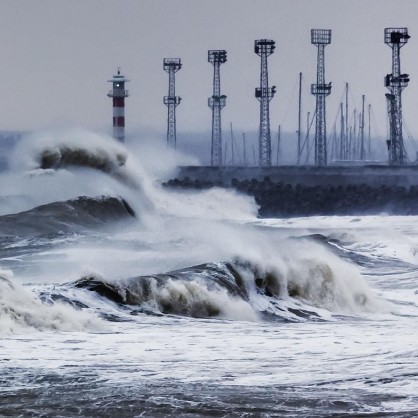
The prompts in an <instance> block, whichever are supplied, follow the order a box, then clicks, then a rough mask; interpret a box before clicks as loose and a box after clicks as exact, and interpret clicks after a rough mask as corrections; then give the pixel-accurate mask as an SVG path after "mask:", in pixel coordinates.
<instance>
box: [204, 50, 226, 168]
mask: <svg viewBox="0 0 418 418" xmlns="http://www.w3.org/2000/svg"><path fill="white" fill-rule="evenodd" d="M208 62H210V63H211V64H212V65H213V94H212V97H209V99H208V106H209V107H210V108H211V109H212V145H211V165H212V166H218V167H219V166H221V165H222V124H221V110H222V109H223V108H224V107H225V105H226V96H225V95H222V96H221V73H220V67H221V64H224V63H225V62H226V51H225V50H223V49H220V50H213V49H212V50H209V51H208Z"/></svg>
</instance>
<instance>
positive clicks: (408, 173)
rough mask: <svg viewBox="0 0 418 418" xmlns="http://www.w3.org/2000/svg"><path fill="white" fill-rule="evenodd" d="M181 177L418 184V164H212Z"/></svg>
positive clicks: (187, 169)
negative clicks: (239, 165)
mask: <svg viewBox="0 0 418 418" xmlns="http://www.w3.org/2000/svg"><path fill="white" fill-rule="evenodd" d="M175 177H176V178H177V179H178V180H180V181H184V180H186V179H189V180H190V181H196V180H197V181H200V182H213V183H217V184H220V185H225V186H229V185H230V184H231V181H232V180H233V179H237V180H240V181H242V180H251V179H256V180H258V181H262V180H263V179H265V178H266V177H268V178H269V179H270V180H271V181H272V182H283V183H285V184H291V185H292V186H296V185H298V184H299V185H303V186H310V187H315V186H326V185H328V186H347V185H360V184H366V185H368V186H371V187H379V186H383V185H386V186H402V187H408V186H416V185H418V166H417V165H408V166H387V165H368V166H347V167H345V166H325V167H317V166H275V167H238V166H237V167H235V166H234V167H230V166H228V167H210V166H182V167H179V168H178V173H177V175H176V176H175Z"/></svg>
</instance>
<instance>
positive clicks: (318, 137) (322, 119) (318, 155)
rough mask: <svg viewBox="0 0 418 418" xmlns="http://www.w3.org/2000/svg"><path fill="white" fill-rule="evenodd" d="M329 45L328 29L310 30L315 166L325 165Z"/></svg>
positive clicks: (329, 88)
mask: <svg viewBox="0 0 418 418" xmlns="http://www.w3.org/2000/svg"><path fill="white" fill-rule="evenodd" d="M330 43H331V30H330V29H312V30H311V44H313V45H316V47H317V48H318V57H317V64H316V84H312V86H311V93H312V94H313V95H314V96H316V124H315V165H327V125H326V111H325V98H326V97H327V96H328V95H329V94H330V93H331V83H329V84H326V83H325V56H324V53H325V46H326V45H328V44H330Z"/></svg>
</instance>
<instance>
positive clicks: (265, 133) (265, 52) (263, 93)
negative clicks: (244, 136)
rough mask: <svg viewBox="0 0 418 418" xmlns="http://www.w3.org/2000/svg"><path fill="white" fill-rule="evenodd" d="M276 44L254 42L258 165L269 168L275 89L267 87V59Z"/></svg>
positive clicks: (260, 41) (267, 41)
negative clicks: (258, 59) (257, 75)
mask: <svg viewBox="0 0 418 418" xmlns="http://www.w3.org/2000/svg"><path fill="white" fill-rule="evenodd" d="M275 48H276V42H275V41H272V40H271V39H259V40H256V41H254V52H255V53H256V54H257V55H258V56H259V57H261V72H260V87H256V89H255V97H256V98H257V99H258V100H259V101H260V128H259V134H258V141H259V144H258V147H259V153H258V164H259V166H260V167H270V166H271V137H270V101H271V99H272V98H273V97H274V94H275V93H276V87H275V86H273V87H269V79H268V67H267V57H268V56H270V55H271V54H273V53H274V50H275Z"/></svg>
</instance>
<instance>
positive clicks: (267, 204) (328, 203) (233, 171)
mask: <svg viewBox="0 0 418 418" xmlns="http://www.w3.org/2000/svg"><path fill="white" fill-rule="evenodd" d="M164 185H165V186H167V187H171V188H180V189H198V190H199V189H207V188H210V187H214V186H218V187H227V188H233V189H235V190H237V191H239V192H242V193H245V194H248V195H251V196H254V198H255V201H256V202H257V204H258V205H259V215H260V216H262V217H291V216H312V215H336V214H338V215H362V214H379V213H382V212H384V213H388V214H399V215H418V168H417V167H271V168H235V167H226V168H222V169H215V168H213V167H181V168H180V170H179V174H178V176H177V177H176V178H175V179H171V180H169V181H168V182H166V183H164Z"/></svg>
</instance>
